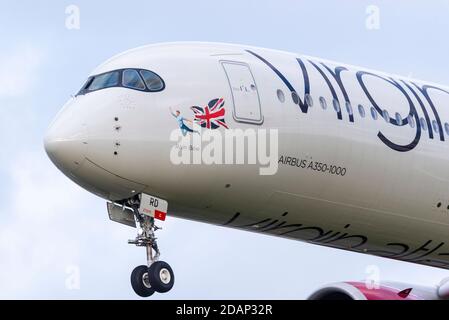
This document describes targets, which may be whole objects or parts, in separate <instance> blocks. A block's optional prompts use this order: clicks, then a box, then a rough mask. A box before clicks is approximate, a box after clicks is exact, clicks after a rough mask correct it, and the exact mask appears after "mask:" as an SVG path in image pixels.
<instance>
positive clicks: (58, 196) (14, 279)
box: [0, 0, 449, 299]
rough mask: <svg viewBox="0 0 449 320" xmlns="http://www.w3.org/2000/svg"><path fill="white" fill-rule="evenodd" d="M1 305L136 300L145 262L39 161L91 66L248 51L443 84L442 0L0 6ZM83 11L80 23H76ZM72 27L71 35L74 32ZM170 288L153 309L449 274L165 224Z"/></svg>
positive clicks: (445, 6)
mask: <svg viewBox="0 0 449 320" xmlns="http://www.w3.org/2000/svg"><path fill="white" fill-rule="evenodd" d="M0 7H1V10H0V39H1V42H0V117H1V118H0V119H1V120H2V125H1V126H0V134H1V136H0V137H1V138H0V141H1V145H2V152H1V154H0V199H1V200H2V205H1V206H0V299H137V296H136V295H135V294H134V292H133V290H132V288H131V286H130V283H129V277H130V273H131V271H132V269H133V268H134V267H136V266H137V265H141V264H145V252H144V250H143V249H141V248H136V247H133V246H130V245H128V244H127V240H128V239H132V238H134V237H135V231H134V230H133V229H131V228H128V227H126V226H122V225H119V224H115V223H113V222H110V221H109V219H108V215H107V212H106V204H105V201H104V200H102V199H100V198H97V197H96V196H94V195H92V194H90V193H88V192H87V191H84V190H83V189H81V188H80V187H78V186H77V185H76V184H74V183H73V182H71V181H70V180H68V179H67V178H66V177H65V176H64V175H63V174H62V173H60V172H59V171H58V170H57V169H56V168H55V167H54V166H53V164H52V163H51V162H50V160H49V159H48V158H47V156H46V154H45V151H44V149H43V142H42V140H43V136H44V133H45V130H46V128H47V127H48V125H49V124H50V122H51V120H52V118H53V117H54V116H55V115H56V113H57V112H58V110H59V109H60V108H61V107H62V105H63V104H64V103H65V101H67V100H68V98H69V97H70V95H72V94H75V93H76V92H77V91H78V90H79V89H80V87H81V85H82V84H83V83H84V82H85V80H86V78H87V75H88V74H89V72H90V71H92V70H93V69H94V68H95V67H96V66H97V65H99V64H100V63H102V62H103V61H105V60H106V59H108V58H110V57H111V56H113V55H115V54H117V53H120V52H122V51H125V50H128V49H131V48H134V47H138V46H141V45H145V44H152V43H158V42H169V41H213V42H228V43H238V44H248V45H255V46H260V47H267V48H272V49H279V50H286V51H291V52H297V53H300V54H306V55H311V56H317V57H321V58H325V59H329V60H336V61H340V62H343V63H348V64H354V65H361V66H365V67H367V68H370V69H377V70H382V71H385V72H391V73H394V74H400V75H405V76H412V77H414V78H419V79H424V80H427V81H431V82H437V83H441V84H446V85H447V84H449V64H448V63H447V57H448V56H449V41H448V36H447V30H449V1H448V0H445V1H442V0H439V1H436V0H431V1H414V0H396V1H365V0H357V1H356V0H351V1H349V0H340V1H335V0H314V1H299V0H276V1H275V0H271V1H267V0H247V1H242V0H226V1H210V0H209V1H206V0H204V1H198V0H191V1H181V0H179V1H173V0H165V1H148V0H147V1H139V0H131V1H126V2H125V1H121V2H118V1H117V2H112V1H100V0H97V1H76V0H74V1H51V0H41V1H31V0H22V1H10V0H8V1H6V0H0ZM74 12H75V13H76V12H79V25H76V23H75V25H74V24H73V21H74V20H72V18H73V17H74V16H73V13H74ZM74 26H76V27H74ZM162 227H163V230H162V231H159V232H158V237H159V246H160V248H161V251H162V258H163V260H165V261H167V262H169V263H170V265H171V266H172V267H173V269H174V272H175V277H176V283H175V287H174V289H173V290H172V291H171V292H169V293H167V294H164V295H160V294H158V295H155V296H153V297H152V299H305V298H307V297H308V296H309V295H310V294H311V293H312V292H313V291H314V290H316V289H317V288H319V287H321V286H323V285H325V284H328V283H333V282H340V281H348V280H363V279H366V278H372V277H375V278H378V279H379V280H381V281H388V280H394V281H400V282H406V283H416V284H422V285H436V284H438V283H439V282H440V280H442V279H443V278H445V277H449V271H444V270H439V269H434V268H430V267H424V266H417V265H413V264H408V263H404V262H398V261H390V260H386V259H383V258H377V257H371V256H365V255H361V254H357V253H351V252H345V251H340V250H335V249H331V248H323V247H318V246H313V245H309V244H304V243H301V242H296V241H292V240H286V239H278V238H275V237H268V236H263V235H257V234H252V233H246V232H243V231H237V230H231V229H225V228H220V227H215V226H210V225H206V224H202V223H195V222H190V221H184V220H179V219H174V218H169V219H168V221H166V222H165V223H163V225H162Z"/></svg>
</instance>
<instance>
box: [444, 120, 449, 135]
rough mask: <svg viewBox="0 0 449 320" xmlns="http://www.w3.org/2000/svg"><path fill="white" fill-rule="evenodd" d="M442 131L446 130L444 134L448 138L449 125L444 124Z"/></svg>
mask: <svg viewBox="0 0 449 320" xmlns="http://www.w3.org/2000/svg"><path fill="white" fill-rule="evenodd" d="M444 129H445V130H446V134H447V135H448V136H449V123H447V122H446V123H445V124H444Z"/></svg>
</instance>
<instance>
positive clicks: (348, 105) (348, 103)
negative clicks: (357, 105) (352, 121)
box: [346, 101, 353, 116]
mask: <svg viewBox="0 0 449 320" xmlns="http://www.w3.org/2000/svg"><path fill="white" fill-rule="evenodd" d="M346 111H347V112H348V114H349V115H351V116H352V114H353V111H352V106H351V102H349V101H346Z"/></svg>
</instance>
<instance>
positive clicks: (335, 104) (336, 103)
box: [333, 99, 341, 112]
mask: <svg viewBox="0 0 449 320" xmlns="http://www.w3.org/2000/svg"><path fill="white" fill-rule="evenodd" d="M333 104H334V110H335V111H336V112H340V110H341V109H340V103H339V102H338V100H337V99H334V100H333Z"/></svg>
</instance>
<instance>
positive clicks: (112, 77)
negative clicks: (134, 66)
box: [86, 71, 119, 91]
mask: <svg viewBox="0 0 449 320" xmlns="http://www.w3.org/2000/svg"><path fill="white" fill-rule="evenodd" d="M118 82H119V72H118V71H113V72H108V73H105V74H101V75H99V76H96V77H94V78H93V80H92V82H91V83H90V84H88V87H86V90H88V91H95V90H100V89H104V88H110V87H115V86H117V85H118Z"/></svg>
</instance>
